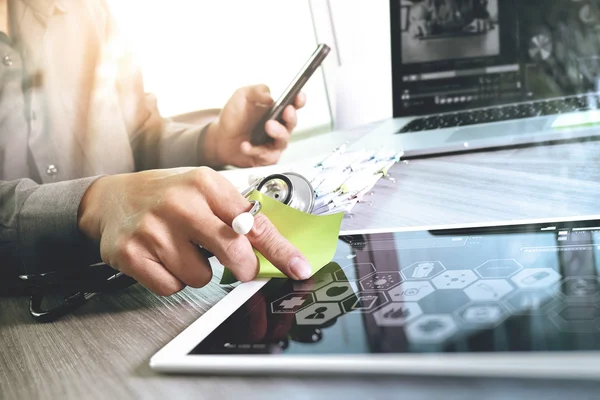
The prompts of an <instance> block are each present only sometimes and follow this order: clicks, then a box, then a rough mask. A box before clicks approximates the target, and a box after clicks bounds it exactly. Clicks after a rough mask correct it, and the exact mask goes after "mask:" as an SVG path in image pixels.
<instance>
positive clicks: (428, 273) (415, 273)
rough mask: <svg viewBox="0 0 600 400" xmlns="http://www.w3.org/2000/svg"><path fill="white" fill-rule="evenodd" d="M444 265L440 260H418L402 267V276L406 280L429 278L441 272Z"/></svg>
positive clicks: (443, 269)
mask: <svg viewBox="0 0 600 400" xmlns="http://www.w3.org/2000/svg"><path fill="white" fill-rule="evenodd" d="M445 270H446V267H444V265H443V264H442V263H441V262H440V261H420V262H416V263H414V264H411V265H409V266H408V267H406V268H403V269H402V276H403V277H404V279H406V280H407V281H410V280H420V279H430V278H433V277H434V276H436V275H439V274H441V273H442V272H444V271H445Z"/></svg>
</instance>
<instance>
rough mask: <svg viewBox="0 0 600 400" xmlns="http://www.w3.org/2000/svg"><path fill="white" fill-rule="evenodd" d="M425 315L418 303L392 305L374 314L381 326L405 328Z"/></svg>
mask: <svg viewBox="0 0 600 400" xmlns="http://www.w3.org/2000/svg"><path fill="white" fill-rule="evenodd" d="M421 314H423V310H421V307H419V305H418V304H417V303H390V304H388V305H387V306H385V307H383V308H382V309H380V310H378V311H375V312H374V313H373V318H375V322H376V323H377V325H379V326H403V325H404V324H406V323H407V322H409V321H411V320H413V319H415V318H417V317H418V316H419V315H421Z"/></svg>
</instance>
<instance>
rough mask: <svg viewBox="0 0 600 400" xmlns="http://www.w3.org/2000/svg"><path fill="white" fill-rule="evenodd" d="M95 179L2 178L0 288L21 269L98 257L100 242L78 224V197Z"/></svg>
mask: <svg viewBox="0 0 600 400" xmlns="http://www.w3.org/2000/svg"><path fill="white" fill-rule="evenodd" d="M97 178H98V177H90V178H84V179H76V180H71V181H66V182H58V183H50V184H44V185H38V184H37V183H35V182H33V181H32V180H30V179H20V180H15V181H0V260H2V264H1V265H0V289H5V288H8V287H15V285H16V284H17V282H18V281H17V280H16V278H17V277H18V275H21V274H37V273H41V272H48V271H51V270H56V269H60V268H78V267H82V266H86V265H90V264H93V263H96V262H100V260H101V259H100V250H99V245H98V244H97V243H94V242H93V241H91V240H89V239H87V238H86V237H84V236H83V235H82V234H81V233H80V232H79V229H78V227H77V213H78V209H79V204H80V202H81V198H82V197H83V194H84V193H85V191H86V190H87V189H88V187H89V186H90V185H91V184H92V183H93V182H94V180H96V179H97Z"/></svg>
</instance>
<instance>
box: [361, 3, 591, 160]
mask: <svg viewBox="0 0 600 400" xmlns="http://www.w3.org/2000/svg"><path fill="white" fill-rule="evenodd" d="M390 26H391V56H392V57H391V58H392V86H393V118H392V119H390V120H388V121H386V122H385V123H383V124H382V125H381V126H379V127H378V129H376V130H375V131H374V132H372V134H370V135H368V137H367V138H365V141H367V142H369V143H373V140H375V141H378V142H381V143H382V144H383V145H389V146H393V147H396V148H403V149H404V151H405V158H410V157H414V156H427V155H433V154H440V153H449V152H450V153H451V152H463V151H471V150H478V149H491V148H497V147H506V146H515V145H532V144H542V143H544V144H545V143H548V142H554V141H564V140H582V139H595V138H596V137H597V135H598V132H600V125H598V126H596V124H597V123H598V122H600V110H598V109H599V108H600V107H599V106H600V97H599V93H598V90H599V85H598V83H599V82H600V80H599V78H600V2H598V1H592V0H577V1H575V0H572V1H571V0H391V1H390ZM360 145H362V141H361V144H360Z"/></svg>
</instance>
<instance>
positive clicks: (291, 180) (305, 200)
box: [249, 172, 315, 214]
mask: <svg viewBox="0 0 600 400" xmlns="http://www.w3.org/2000/svg"><path fill="white" fill-rule="evenodd" d="M255 188H256V190H258V191H259V192H261V193H263V194H264V195H266V196H269V197H271V198H273V199H275V200H277V201H279V202H281V203H283V204H285V205H287V206H289V207H292V208H295V209H297V210H300V211H302V212H305V213H308V214H310V213H311V212H312V210H313V207H314V205H315V192H314V190H313V187H312V185H311V184H310V182H309V181H308V180H307V179H306V178H305V177H303V176H302V175H300V174H297V173H294V172H285V173H282V174H272V175H269V176H267V177H265V178H264V179H261V180H260V181H259V182H258V183H257V184H256V186H255ZM249 189H250V188H249Z"/></svg>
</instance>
